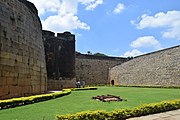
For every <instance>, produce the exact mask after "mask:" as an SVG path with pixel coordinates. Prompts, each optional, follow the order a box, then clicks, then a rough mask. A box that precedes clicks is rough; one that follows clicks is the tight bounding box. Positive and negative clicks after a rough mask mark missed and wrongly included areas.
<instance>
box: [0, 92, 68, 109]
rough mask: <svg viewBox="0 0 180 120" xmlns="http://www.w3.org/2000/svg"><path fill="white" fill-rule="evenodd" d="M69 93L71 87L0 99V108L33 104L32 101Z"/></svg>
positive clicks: (35, 101)
mask: <svg viewBox="0 0 180 120" xmlns="http://www.w3.org/2000/svg"><path fill="white" fill-rule="evenodd" d="M70 93H71V89H63V91H62V92H56V93H50V94H42V95H34V96H29V97H20V98H12V99H7V100H0V109H6V108H13V107H17V106H22V105H27V104H33V103H37V102H41V101H46V100H50V99H54V98H58V97H62V96H65V95H68V94H70Z"/></svg>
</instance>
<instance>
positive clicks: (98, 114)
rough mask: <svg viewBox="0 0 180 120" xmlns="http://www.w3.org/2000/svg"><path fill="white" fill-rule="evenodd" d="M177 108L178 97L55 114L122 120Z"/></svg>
mask: <svg viewBox="0 0 180 120" xmlns="http://www.w3.org/2000/svg"><path fill="white" fill-rule="evenodd" d="M179 108H180V99H178V100H173V101H163V102H159V103H151V104H144V105H142V106H139V107H136V108H133V109H125V110H115V111H112V112H106V111H93V112H92V111H85V112H80V113H76V114H67V115H57V116H56V117H57V119H58V120H124V119H127V118H130V117H138V116H142V115H148V114H154V113H159V112H165V111H169V110H175V109H179Z"/></svg>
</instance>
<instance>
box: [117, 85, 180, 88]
mask: <svg viewBox="0 0 180 120" xmlns="http://www.w3.org/2000/svg"><path fill="white" fill-rule="evenodd" d="M115 86H116V87H140V88H172V89H180V86H149V85H115Z"/></svg>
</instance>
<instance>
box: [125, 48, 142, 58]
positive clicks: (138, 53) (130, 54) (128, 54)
mask: <svg viewBox="0 0 180 120" xmlns="http://www.w3.org/2000/svg"><path fill="white" fill-rule="evenodd" d="M142 54H143V52H141V51H139V50H137V49H133V50H132V51H127V52H125V53H124V55H123V56H124V57H134V56H138V55H142Z"/></svg>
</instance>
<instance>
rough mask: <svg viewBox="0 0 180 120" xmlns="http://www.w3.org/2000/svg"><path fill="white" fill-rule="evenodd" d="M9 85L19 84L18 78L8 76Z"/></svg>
mask: <svg viewBox="0 0 180 120" xmlns="http://www.w3.org/2000/svg"><path fill="white" fill-rule="evenodd" d="M6 81H7V85H18V79H17V78H14V77H7V78H6Z"/></svg>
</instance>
